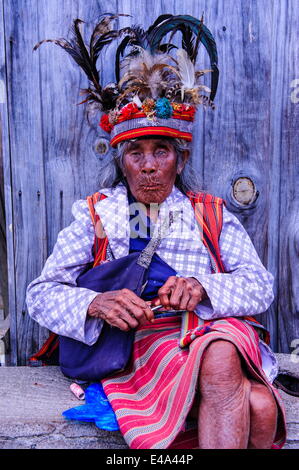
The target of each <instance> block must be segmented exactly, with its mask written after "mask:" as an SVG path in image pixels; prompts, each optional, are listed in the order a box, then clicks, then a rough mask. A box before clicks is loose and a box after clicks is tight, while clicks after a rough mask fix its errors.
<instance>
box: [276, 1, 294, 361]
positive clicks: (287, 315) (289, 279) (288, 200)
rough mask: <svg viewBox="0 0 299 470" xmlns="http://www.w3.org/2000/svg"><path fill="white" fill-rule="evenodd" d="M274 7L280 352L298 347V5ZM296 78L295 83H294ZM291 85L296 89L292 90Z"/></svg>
mask: <svg viewBox="0 0 299 470" xmlns="http://www.w3.org/2000/svg"><path fill="white" fill-rule="evenodd" d="M275 8H277V10H278V11H277V23H278V27H281V24H282V25H283V26H284V37H285V40H284V42H283V44H281V46H280V52H281V55H280V57H279V58H278V60H277V64H279V65H277V68H276V71H277V74H278V76H279V77H280V81H281V82H282V83H283V84H284V87H283V89H282V95H281V101H282V107H281V110H282V112H281V120H282V123H281V133H280V137H281V138H280V148H279V150H280V153H279V155H280V188H279V191H277V194H278V195H279V227H280V243H279V258H278V270H279V296H278V339H279V350H280V351H282V352H289V351H290V350H291V351H292V350H293V349H294V348H297V351H298V346H299V186H298V182H299V80H298V79H299V40H298V39H299V13H298V2H297V1H296V0H291V1H289V2H287V5H286V8H285V9H284V10H283V11H282V8H281V5H280V8H279V7H278V6H276V7H275ZM296 79H297V80H296ZM294 85H297V86H296V89H294Z"/></svg>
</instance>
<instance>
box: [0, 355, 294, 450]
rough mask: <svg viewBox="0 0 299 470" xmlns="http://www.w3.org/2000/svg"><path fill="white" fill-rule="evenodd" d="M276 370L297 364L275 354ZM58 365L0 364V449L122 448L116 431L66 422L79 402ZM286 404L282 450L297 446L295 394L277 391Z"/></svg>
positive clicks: (123, 442)
mask: <svg viewBox="0 0 299 470" xmlns="http://www.w3.org/2000/svg"><path fill="white" fill-rule="evenodd" d="M278 360H279V362H280V363H281V364H282V369H281V370H284V371H286V370H290V369H291V371H292V373H293V374H294V375H295V376H298V374H299V371H298V369H299V368H298V364H296V363H292V362H291V361H290V356H289V355H285V354H280V355H278ZM70 384H71V380H69V379H67V378H66V377H64V376H63V375H62V373H61V372H60V369H59V367H53V366H52V367H50V366H49V367H0V397H1V399H0V449H30V448H36V449H127V445H126V443H125V441H124V440H123V438H122V436H121V434H120V433H119V432H108V431H103V430H100V429H98V428H97V427H96V426H95V425H94V424H92V423H83V422H76V421H67V420H65V419H64V418H63V416H62V415H61V413H62V412H63V411H64V410H66V409H68V408H72V407H74V406H78V405H80V404H82V403H84V402H82V401H79V400H78V399H77V398H76V397H75V396H74V395H73V394H72V393H71V391H70V389H69V386H70ZM281 396H282V397H283V400H284V402H285V405H286V415H287V423H288V439H287V443H286V445H285V448H286V449H299V398H295V397H292V396H289V395H286V394H285V393H284V392H281Z"/></svg>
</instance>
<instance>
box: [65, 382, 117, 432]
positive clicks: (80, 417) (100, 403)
mask: <svg viewBox="0 0 299 470" xmlns="http://www.w3.org/2000/svg"><path fill="white" fill-rule="evenodd" d="M85 402H86V403H85V405H80V406H76V407H75V408H70V409H69V410H66V411H63V413H62V415H63V416H64V417H65V418H66V419H75V420H77V421H86V422H91V423H94V424H95V425H96V426H97V427H98V428H100V429H105V430H106V431H118V430H119V426H118V423H117V420H116V416H115V413H114V411H113V409H112V407H111V405H110V403H109V401H108V398H107V396H106V394H105V392H104V389H103V386H102V384H101V383H93V384H91V385H90V386H89V387H87V389H86V390H85Z"/></svg>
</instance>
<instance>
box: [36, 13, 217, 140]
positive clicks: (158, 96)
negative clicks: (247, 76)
mask: <svg viewBox="0 0 299 470" xmlns="http://www.w3.org/2000/svg"><path fill="white" fill-rule="evenodd" d="M119 16H129V15H121V14H115V15H114V14H105V15H102V16H101V17H100V21H99V22H98V24H97V25H96V27H95V28H94V31H93V32H92V34H91V38H90V41H89V45H86V43H85V42H84V39H83V36H82V24H83V21H81V20H79V19H76V20H75V21H74V25H73V37H72V38H71V39H70V40H66V39H46V40H43V41H41V42H39V43H38V44H36V45H35V47H34V50H36V49H37V48H38V47H39V46H40V45H41V44H43V43H44V42H54V43H55V44H57V45H58V46H60V47H62V48H63V49H64V50H65V51H66V52H68V53H69V54H70V55H71V57H72V58H73V59H74V60H75V62H76V63H77V64H78V65H79V66H80V67H81V69H82V70H83V71H84V72H85V74H86V75H87V77H88V80H89V87H88V88H87V89H84V90H81V94H83V95H85V99H84V101H82V103H88V104H89V106H90V105H92V106H93V107H94V108H97V109H98V110H99V111H101V112H102V113H103V115H102V118H101V120H100V126H101V127H102V128H103V129H104V130H105V131H106V132H109V133H111V145H112V146H116V145H117V144H118V143H119V142H121V141H123V140H127V139H129V138H134V137H142V136H145V135H159V136H168V137H179V138H182V139H186V140H192V123H193V120H194V115H195V112H196V108H197V106H198V105H200V104H203V105H205V106H211V107H212V108H213V107H214V103H213V100H214V97H215V95H216V91H217V86H218V76H219V72H218V67H217V62H218V59H217V48H216V43H215V40H214V38H213V36H212V34H211V32H210V31H209V30H208V28H207V27H206V26H205V25H204V24H203V18H202V19H201V20H198V19H196V18H194V17H192V16H189V15H177V16H174V15H161V16H159V17H158V18H157V20H156V21H155V22H154V23H153V24H152V25H151V26H150V27H149V28H148V30H147V31H144V30H143V29H142V28H141V27H140V26H132V27H127V28H123V29H119V30H117V29H112V23H113V21H114V20H115V19H116V18H118V17H119ZM177 32H180V33H181V39H182V41H181V47H178V46H176V45H174V44H173V43H172V41H173V36H174V35H175V34H176V33H177ZM168 34H169V35H170V36H169V40H168V41H167V42H164V43H162V42H163V40H165V38H166V36H167V35H168ZM115 39H120V43H119V45H118V47H117V50H116V54H115V82H113V83H108V84H107V85H106V86H102V85H101V84H100V79H99V71H98V69H97V61H98V58H99V55H100V52H101V51H102V49H103V48H104V46H106V45H108V44H110V43H111V42H112V41H114V40H115ZM200 43H202V44H203V45H204V47H205V49H206V50H207V52H208V54H209V58H210V64H211V69H209V70H196V59H197V55H198V49H199V45H200ZM208 72H211V85H210V88H208V87H207V86H205V85H203V84H201V83H200V78H201V77H202V75H204V74H205V73H208ZM205 93H208V95H207V94H205Z"/></svg>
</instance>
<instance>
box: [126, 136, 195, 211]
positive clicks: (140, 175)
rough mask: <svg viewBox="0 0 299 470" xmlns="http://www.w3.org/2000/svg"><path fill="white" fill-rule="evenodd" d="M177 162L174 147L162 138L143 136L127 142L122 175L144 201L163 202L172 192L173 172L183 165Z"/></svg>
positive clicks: (142, 201) (174, 177) (140, 200)
mask: <svg viewBox="0 0 299 470" xmlns="http://www.w3.org/2000/svg"><path fill="white" fill-rule="evenodd" d="M187 155H188V153H187V152H186V155H185V160H184V161H183V162H181V163H180V164H179V165H177V155H176V152H175V149H174V147H173V146H172V144H170V143H169V142H168V141H167V140H164V139H159V138H158V139H142V140H138V141H136V142H131V143H129V146H128V149H127V151H126V153H125V155H124V158H123V174H124V176H125V177H126V179H127V182H128V185H129V187H130V190H131V192H132V194H133V196H134V197H135V198H136V199H137V201H138V202H141V203H143V204H151V203H157V204H160V203H161V202H163V201H164V200H165V199H166V198H167V197H168V196H169V194H170V193H171V191H172V188H173V185H174V182H175V179H176V175H177V174H180V173H181V171H182V169H183V168H184V162H185V161H186V159H187Z"/></svg>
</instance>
